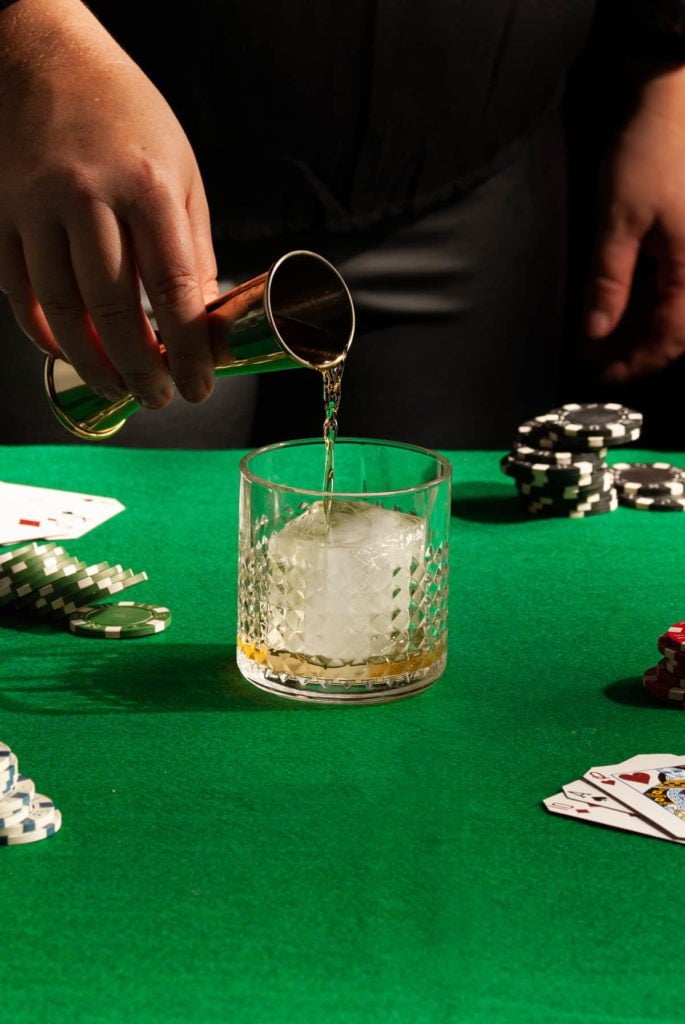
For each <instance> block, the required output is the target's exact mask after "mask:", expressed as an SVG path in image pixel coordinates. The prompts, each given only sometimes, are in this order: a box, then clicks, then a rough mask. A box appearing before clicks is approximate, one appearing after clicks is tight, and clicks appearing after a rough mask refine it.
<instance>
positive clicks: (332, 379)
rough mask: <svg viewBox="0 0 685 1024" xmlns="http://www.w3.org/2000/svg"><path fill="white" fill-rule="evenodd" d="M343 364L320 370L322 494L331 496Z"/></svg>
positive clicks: (333, 482)
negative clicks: (321, 379)
mask: <svg viewBox="0 0 685 1024" xmlns="http://www.w3.org/2000/svg"><path fill="white" fill-rule="evenodd" d="M344 365H345V364H344V363H338V365H337V366H331V367H330V368H329V369H327V370H322V371H321V372H322V376H323V411H324V417H323V443H324V469H323V488H322V490H323V492H324V494H332V493H333V489H334V484H335V439H336V437H337V434H338V409H339V408H340V397H341V393H342V375H343V368H344Z"/></svg>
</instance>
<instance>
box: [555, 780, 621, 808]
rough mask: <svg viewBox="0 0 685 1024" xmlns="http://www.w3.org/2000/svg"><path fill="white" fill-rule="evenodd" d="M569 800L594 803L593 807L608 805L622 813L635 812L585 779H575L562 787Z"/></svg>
mask: <svg viewBox="0 0 685 1024" xmlns="http://www.w3.org/2000/svg"><path fill="white" fill-rule="evenodd" d="M561 788H562V790H563V792H564V796H565V797H566V799H567V800H574V801H576V802H580V803H583V804H592V805H593V807H606V808H609V809H610V810H612V811H620V812H621V814H633V811H631V810H630V808H629V807H624V806H623V804H620V803H619V802H618V800H614V799H613V798H612V797H610V796H609V794H608V793H606V792H602V791H601V790H599V789H596V788H595V787H594V786H589V785H588V784H587V782H586V781H585V780H584V779H575V781H573V782H568V783H567V784H566V785H565V786H562V787H561Z"/></svg>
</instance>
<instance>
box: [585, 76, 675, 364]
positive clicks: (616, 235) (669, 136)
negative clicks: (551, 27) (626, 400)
mask: <svg viewBox="0 0 685 1024" xmlns="http://www.w3.org/2000/svg"><path fill="white" fill-rule="evenodd" d="M600 199H601V206H600V224H599V234H598V241H597V247H596V254H595V263H594V268H593V272H592V276H591V279H590V282H589V288H588V300H587V311H586V318H585V330H586V333H587V334H588V336H589V337H590V338H591V339H594V344H593V346H592V347H593V349H594V353H593V355H594V357H595V358H596V359H597V360H598V361H599V362H600V363H603V364H604V367H603V376H604V378H605V379H606V380H609V381H613V382H620V381H623V380H627V379H630V378H633V377H637V376H640V375H642V374H647V373H652V372H655V371H658V370H661V369H663V368H664V367H666V366H668V365H669V363H671V362H673V361H674V360H676V359H678V358H679V357H680V356H681V355H683V353H685V68H678V69H677V70H671V71H669V72H667V73H664V74H661V75H657V76H655V77H653V78H651V79H649V80H648V81H647V82H646V84H645V85H644V86H643V89H642V92H641V98H640V102H639V104H638V106H637V108H636V109H635V112H634V114H633V116H632V117H631V118H630V120H629V121H628V122H627V124H626V126H625V127H624V129H623V131H622V132H621V134H620V136H619V138H618V140H617V144H616V146H615V147H614V149H613V151H612V152H611V154H610V155H609V158H608V160H607V163H606V166H605V172H604V180H603V187H602V190H601V197H600ZM638 259H639V260H640V262H641V264H642V263H643V262H646V263H647V264H648V265H651V268H652V271H653V273H651V275H650V293H649V295H647V296H645V294H644V290H641V289H639V288H637V287H636V275H635V271H636V266H637V265H638ZM641 280H643V281H644V279H641ZM638 291H641V294H640V295H638V294H637V293H638ZM631 293H632V294H631ZM645 302H646V305H645ZM600 339H605V341H600Z"/></svg>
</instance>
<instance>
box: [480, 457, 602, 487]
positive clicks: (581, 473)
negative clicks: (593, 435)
mask: <svg viewBox="0 0 685 1024" xmlns="http://www.w3.org/2000/svg"><path fill="white" fill-rule="evenodd" d="M500 467H501V469H502V472H503V473H506V475H507V476H510V477H512V479H514V480H516V481H517V483H526V484H535V485H536V486H546V485H549V486H550V487H557V488H564V487H570V486H575V487H590V486H592V485H593V484H597V483H600V482H601V481H602V480H603V478H604V476H605V474H606V472H607V470H606V465H605V464H604V463H601V464H599V465H592V464H591V463H589V462H582V463H581V462H579V463H576V465H574V466H552V465H545V464H544V463H541V462H526V461H524V460H522V459H516V458H514V457H513V455H511V454H509V455H505V456H504V457H503V459H502V460H501V462H500Z"/></svg>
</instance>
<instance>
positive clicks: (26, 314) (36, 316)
mask: <svg viewBox="0 0 685 1024" xmlns="http://www.w3.org/2000/svg"><path fill="white" fill-rule="evenodd" d="M0 290H2V291H3V292H4V294H5V297H6V298H7V300H8V302H9V304H10V306H11V307H12V312H13V314H14V318H15V320H16V321H17V323H18V324H19V326H20V327H21V329H22V331H23V332H24V334H25V335H26V336H27V337H28V338H29V339H30V340H31V341H32V342H33V343H34V345H36V346H37V347H38V348H39V349H40V350H41V351H42V352H45V353H46V354H47V355H52V356H57V357H59V356H62V355H63V353H62V351H61V349H60V347H59V345H58V344H57V342H56V340H55V338H54V336H53V333H52V331H51V330H50V327H49V326H48V322H47V320H46V319H45V315H44V313H43V311H42V309H41V308H40V305H39V303H38V300H37V299H36V296H35V294H34V292H33V289H32V287H31V282H30V280H29V275H28V272H27V270H26V263H25V262H24V251H23V248H22V245H21V240H20V239H19V237H18V235H15V234H14V233H7V234H5V235H3V236H1V237H0Z"/></svg>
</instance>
